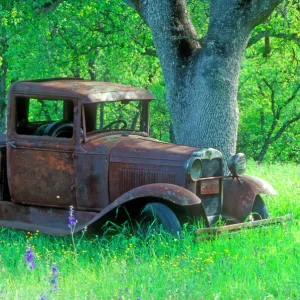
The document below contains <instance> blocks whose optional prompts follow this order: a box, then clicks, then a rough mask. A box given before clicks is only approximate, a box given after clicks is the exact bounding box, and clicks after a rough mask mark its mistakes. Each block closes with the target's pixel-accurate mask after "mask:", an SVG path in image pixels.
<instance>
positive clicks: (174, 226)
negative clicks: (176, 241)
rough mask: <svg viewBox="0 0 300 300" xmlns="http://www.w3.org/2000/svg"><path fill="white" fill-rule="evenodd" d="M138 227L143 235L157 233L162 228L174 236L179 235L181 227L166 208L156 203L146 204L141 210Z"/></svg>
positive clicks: (174, 216) (172, 213) (171, 212)
mask: <svg viewBox="0 0 300 300" xmlns="http://www.w3.org/2000/svg"><path fill="white" fill-rule="evenodd" d="M139 225H140V229H141V230H142V231H143V232H144V233H145V232H147V233H149V232H151V231H159V230H160V228H161V227H162V228H163V229H164V230H165V231H167V232H169V233H171V234H173V235H175V236H180V234H181V226H180V223H179V221H178V219H177V217H176V215H175V214H174V212H173V211H172V210H171V209H170V208H169V207H168V206H166V205H164V204H161V203H158V202H152V203H148V204H147V205H146V206H145V207H144V208H143V209H142V211H141V219H140V222H139Z"/></svg>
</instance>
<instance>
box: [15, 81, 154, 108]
mask: <svg viewBox="0 0 300 300" xmlns="http://www.w3.org/2000/svg"><path fill="white" fill-rule="evenodd" d="M10 92H11V93H14V94H24V95H25V94H26V95H32V96H46V97H48V96H53V97H54V96H55V97H72V98H79V99H80V100H81V103H83V104H87V103H96V102H113V101H119V100H152V99H155V97H154V96H153V95H152V94H151V93H150V92H148V91H147V90H144V89H141V88H137V87H133V86H128V85H124V84H118V83H111V82H101V81H93V80H82V79H69V78H53V79H42V80H30V81H19V82H16V83H14V84H13V85H12V86H11V89H10Z"/></svg>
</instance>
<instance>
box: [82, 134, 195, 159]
mask: <svg viewBox="0 0 300 300" xmlns="http://www.w3.org/2000/svg"><path fill="white" fill-rule="evenodd" d="M83 147H84V149H85V150H86V151H87V152H92V153H99V154H104V155H109V157H110V162H124V161H126V162H129V161H130V162H136V163H140V162H142V161H143V162H144V163H146V164H147V162H149V160H151V161H161V162H164V164H165V163H167V162H168V161H174V162H185V161H186V160H187V159H188V158H189V157H190V155H191V153H192V152H193V151H196V150H199V149H198V148H196V147H188V146H180V145H175V144H170V143H164V142H160V141H158V140H154V139H152V138H149V137H143V136H138V135H125V136H124V135H122V134H113V135H107V136H102V137H99V138H95V139H93V140H91V141H89V142H87V143H85V144H84V146H83Z"/></svg>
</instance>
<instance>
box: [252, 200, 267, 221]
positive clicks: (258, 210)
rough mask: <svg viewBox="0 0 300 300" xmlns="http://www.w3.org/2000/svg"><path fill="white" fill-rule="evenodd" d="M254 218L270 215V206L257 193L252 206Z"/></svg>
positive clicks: (258, 218)
mask: <svg viewBox="0 0 300 300" xmlns="http://www.w3.org/2000/svg"><path fill="white" fill-rule="evenodd" d="M252 215H253V218H254V220H262V219H268V218H269V217H270V214H269V211H268V208H267V206H266V204H265V202H264V200H263V199H262V197H261V196H259V195H257V196H256V197H255V200H254V204H253V207H252Z"/></svg>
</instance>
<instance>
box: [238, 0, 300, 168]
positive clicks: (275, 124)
mask: <svg viewBox="0 0 300 300" xmlns="http://www.w3.org/2000/svg"><path fill="white" fill-rule="evenodd" d="M299 27H300V19H299V3H298V2H297V1H290V0H289V1H285V2H284V3H283V4H282V5H280V6H278V7H277V8H276V10H275V11H274V13H273V14H272V16H271V18H270V19H269V20H268V22H267V23H265V24H262V25H261V26H259V27H258V28H257V29H255V31H254V32H253V35H252V37H251V39H250V40H249V43H248V49H247V51H246V56H245V59H244V61H243V66H242V73H241V85H240V89H239V102H240V108H241V119H240V125H239V143H238V148H239V149H240V150H242V151H244V152H246V153H247V154H248V155H249V156H251V157H253V158H255V159H256V160H258V161H262V160H264V159H267V160H280V161H285V160H291V159H293V160H295V161H298V162H299V161H300V155H299V150H300V140H299V133H300V126H299V125H300V124H299V119H300V110H299V107H300V92H299V88H300V85H299V82H300V77H299V45H300V43H299V42H300V37H299V32H298V31H299V30H298V29H299ZM253 70H255V72H253Z"/></svg>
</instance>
